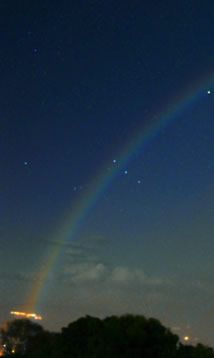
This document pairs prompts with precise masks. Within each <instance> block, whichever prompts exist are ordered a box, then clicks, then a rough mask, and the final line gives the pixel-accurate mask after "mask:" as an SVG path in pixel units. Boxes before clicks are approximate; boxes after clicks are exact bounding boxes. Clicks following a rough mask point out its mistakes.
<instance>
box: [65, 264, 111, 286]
mask: <svg viewBox="0 0 214 358" xmlns="http://www.w3.org/2000/svg"><path fill="white" fill-rule="evenodd" d="M105 271H106V267H105V265H104V264H103V263H100V262H98V263H93V262H85V263H76V264H73V265H70V266H69V267H67V268H66V270H65V274H66V276H67V277H68V276H69V277H70V280H71V282H73V283H82V282H87V281H88V282H90V281H99V280H100V279H102V278H104V277H105V276H106V272H105Z"/></svg>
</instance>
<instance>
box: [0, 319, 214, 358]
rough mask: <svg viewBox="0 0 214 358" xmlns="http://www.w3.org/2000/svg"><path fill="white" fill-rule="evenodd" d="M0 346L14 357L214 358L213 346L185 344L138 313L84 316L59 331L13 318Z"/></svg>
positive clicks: (156, 321)
mask: <svg viewBox="0 0 214 358" xmlns="http://www.w3.org/2000/svg"><path fill="white" fill-rule="evenodd" d="M1 346H2V350H3V352H4V353H3V354H4V356H5V357H11V356H13V357H14V358H15V357H16V358H18V357H23V358H24V357H25V358H214V351H213V349H212V348H209V347H206V346H204V345H202V344H198V345H197V346H191V345H186V344H185V345H184V344H182V343H181V342H180V341H179V338H178V336H177V335H175V334H174V333H172V332H171V331H170V330H169V329H168V328H166V327H164V326H163V325H162V324H161V323H160V322H159V321H158V320H156V319H153V318H149V319H146V318H145V317H144V316H138V315H137V316H134V315H124V316H121V317H117V316H111V317H107V318H105V319H99V318H94V317H90V316H86V317H84V318H80V319H78V320H77V321H75V322H73V323H70V324H69V325H68V326H67V327H66V328H62V330H61V332H60V333H51V332H47V331H45V330H44V329H43V328H42V326H40V325H38V324H36V323H33V322H31V321H29V320H14V321H10V322H8V323H7V324H6V325H5V326H4V327H2V328H1Z"/></svg>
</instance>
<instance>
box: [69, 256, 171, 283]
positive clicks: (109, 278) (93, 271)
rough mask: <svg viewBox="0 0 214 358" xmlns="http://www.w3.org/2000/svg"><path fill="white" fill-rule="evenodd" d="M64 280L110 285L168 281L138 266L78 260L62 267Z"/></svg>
mask: <svg viewBox="0 0 214 358" xmlns="http://www.w3.org/2000/svg"><path fill="white" fill-rule="evenodd" d="M64 274H65V277H66V281H70V282H71V283H75V284H78V283H79V284H82V283H87V282H88V283H90V282H101V281H102V283H103V284H104V283H106V284H112V285H121V286H123V285H133V284H138V285H151V286H160V285H163V284H166V283H168V284H169V283H170V282H169V281H168V280H163V279H161V278H157V277H150V276H148V275H146V274H145V272H144V271H143V270H142V269H140V268H130V267H127V266H109V265H106V264H105V263H102V262H93V261H88V262H79V263H75V262H74V263H72V264H69V265H67V267H66V268H65V269H64Z"/></svg>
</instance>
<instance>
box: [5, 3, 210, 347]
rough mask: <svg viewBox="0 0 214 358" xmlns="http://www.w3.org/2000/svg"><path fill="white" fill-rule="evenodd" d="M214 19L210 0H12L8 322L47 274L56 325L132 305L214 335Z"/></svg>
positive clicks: (8, 21)
mask: <svg viewBox="0 0 214 358" xmlns="http://www.w3.org/2000/svg"><path fill="white" fill-rule="evenodd" d="M213 24H214V3H213V1H209V0H208V1H206V0H205V1H203V2H201V1H197V0H194V1H193V0H189V1H184V0H180V1H165V0H164V1H158V0H153V1H137V0H125V1H124V0H118V1H115V0H114V1H113V0H72V1H68V0H67V1H66V0H60V1H56V0H52V1H51V0H31V1H29V0H28V1H27V0H21V1H16V0H13V1H12V0H2V1H1V2H0V79H1V81H0V88H1V93H0V260H1V268H0V293H1V300H0V320H1V322H3V321H4V320H5V319H8V318H9V312H10V310H11V309H19V310H20V309H24V308H25V307H26V306H27V305H28V304H29V305H30V304H31V302H30V297H31V296H32V295H33V293H32V292H33V291H34V290H36V286H38V285H40V286H41V290H40V293H39V295H38V300H37V302H36V306H35V307H31V308H32V309H35V310H36V311H37V312H38V313H41V314H42V315H43V316H44V321H43V324H44V326H45V327H46V328H48V329H51V330H59V329H60V328H61V327H62V326H63V325H64V326H65V325H67V324H68V323H69V322H71V321H73V320H74V319H76V318H78V317H80V316H84V315H86V314H89V315H94V316H99V317H104V316H106V315H112V314H117V315H120V314H123V313H127V312H129V313H137V314H144V315H146V316H148V317H150V316H153V317H155V318H158V319H160V320H161V321H162V322H163V324H165V325H167V326H169V327H171V328H172V329H173V331H174V332H176V333H178V334H179V335H180V336H181V337H183V336H184V335H189V336H190V337H191V342H192V343H194V342H196V341H197V340H199V341H202V342H203V343H208V344H210V345H212V346H214V285H213V283H214V260H213V252H214V238H213V233H214V230H213V227H214V226H213V202H214V187H213V182H214V162H213V158H214V140H213V131H214V122H213V113H214V81H213V79H214V42H213V33H214V28H213ZM173 103H174V104H173ZM182 104H185V105H184V106H182ZM172 106H174V108H175V110H174V112H173V111H172V115H171V116H169V118H168V120H167V122H166V123H165V125H161V121H162V119H161V118H162V117H164V113H165V112H167V111H168V109H169V111H170V108H171V107H172ZM161 116H162V117H161ZM152 123H156V124H155V126H154V127H155V129H154V130H153V131H152V132H151V133H150V134H148V135H147V137H146V140H145V139H144V131H147V128H150V127H151V126H152ZM139 135H140V136H141V135H142V143H141V145H138V146H137V145H136V140H137V138H139ZM130 143H132V144H130ZM82 203H83V204H82ZM69 222H71V227H69ZM65 225H66V227H67V229H66V230H67V231H66V233H64V227H65ZM73 226H75V229H73ZM54 255H55V257H54V258H53V259H51V258H52V256H54ZM51 260H52V261H51ZM39 277H40V278H39ZM41 277H42V278H41ZM38 280H40V282H39V283H38Z"/></svg>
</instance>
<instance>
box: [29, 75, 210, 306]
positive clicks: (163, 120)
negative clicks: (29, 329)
mask: <svg viewBox="0 0 214 358" xmlns="http://www.w3.org/2000/svg"><path fill="white" fill-rule="evenodd" d="M213 79H214V76H213V74H210V73H209V74H208V75H206V76H205V77H203V79H202V80H201V79H200V80H199V81H197V82H196V83H194V84H192V85H191V86H189V87H187V88H186V89H185V91H184V92H183V93H182V92H181V93H179V94H178V95H176V96H175V97H174V99H173V100H170V101H169V102H168V104H166V105H165V107H164V108H163V109H162V110H160V111H159V112H158V114H156V115H155V116H152V119H153V122H152V123H151V122H150V123H148V124H147V125H145V126H144V127H143V128H141V129H140V130H139V132H136V134H135V135H134V136H133V137H132V140H131V141H130V142H129V143H128V144H127V145H126V146H124V148H123V150H122V151H121V152H120V153H119V155H117V156H116V158H117V162H118V163H119V167H118V166H116V165H115V166H112V168H111V170H109V171H107V170H106V166H107V165H106V163H105V166H104V168H102V170H100V171H99V173H98V174H97V175H96V176H95V179H94V180H92V181H91V184H90V185H89V188H88V190H87V193H86V194H84V195H82V197H81V198H80V200H79V201H78V202H77V204H76V207H75V211H73V210H72V211H71V212H69V214H68V215H67V216H66V219H65V220H64V223H63V224H62V226H61V227H60V229H59V230H58V232H57V233H56V235H55V236H54V239H56V240H57V241H58V243H56V244H54V247H53V248H52V250H51V252H50V253H49V255H48V258H47V260H46V263H45V265H43V267H42V269H41V271H40V272H39V273H38V275H37V278H36V280H35V282H34V285H33V289H32V291H31V292H30V295H29V297H28V298H27V302H26V307H30V308H31V309H32V308H33V309H34V310H35V309H36V306H37V305H38V303H39V300H40V299H41V295H42V292H43V289H44V286H45V284H46V282H47V281H48V278H49V275H50V272H51V271H52V270H53V267H54V265H55V264H56V262H57V258H58V257H59V255H60V253H61V251H62V247H63V245H64V244H65V243H66V242H67V241H68V240H71V239H72V237H74V235H75V233H76V231H77V229H78V227H79V225H80V223H81V222H82V220H83V219H84V217H85V216H86V215H87V213H88V211H89V210H90V209H91V208H92V207H93V205H94V204H95V203H96V202H97V200H98V198H99V197H100V194H101V193H103V192H104V190H105V189H106V188H107V187H108V185H109V184H110V182H111V181H112V179H113V178H114V177H115V175H116V174H117V172H118V171H119V170H121V168H123V167H124V166H125V164H127V162H129V160H130V159H131V157H132V156H133V154H134V153H136V151H137V150H138V149H139V148H140V147H142V146H145V144H146V143H148V142H149V141H150V140H151V139H152V138H154V137H155V136H156V135H157V134H158V133H159V132H160V130H161V129H162V128H164V127H166V126H167V125H168V124H169V123H170V122H171V121H173V120H174V119H175V118H177V117H178V116H179V114H180V113H182V112H183V111H184V110H185V109H186V108H188V107H190V106H191V104H192V103H194V102H195V100H197V99H198V98H199V97H200V95H205V94H206V90H207V89H208V88H209V86H212V85H213ZM54 239H53V241H54Z"/></svg>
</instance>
